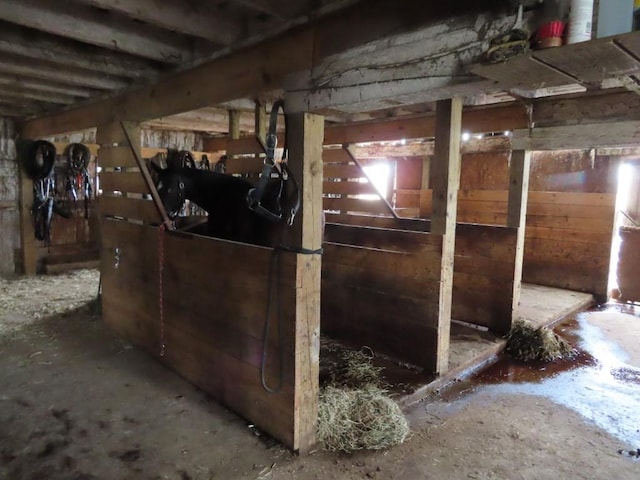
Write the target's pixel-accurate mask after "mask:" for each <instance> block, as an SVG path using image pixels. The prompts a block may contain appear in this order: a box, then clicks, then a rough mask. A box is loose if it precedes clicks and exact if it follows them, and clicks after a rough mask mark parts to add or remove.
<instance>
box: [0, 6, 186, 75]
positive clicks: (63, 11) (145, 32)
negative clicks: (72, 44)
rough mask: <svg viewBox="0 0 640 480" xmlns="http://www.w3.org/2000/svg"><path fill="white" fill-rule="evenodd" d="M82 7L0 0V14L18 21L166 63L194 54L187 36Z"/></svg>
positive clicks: (175, 61) (18, 22)
mask: <svg viewBox="0 0 640 480" xmlns="http://www.w3.org/2000/svg"><path fill="white" fill-rule="evenodd" d="M82 7H83V6H81V5H77V6H75V8H74V9H73V10H70V9H69V8H68V5H67V3H66V2H50V1H48V0H3V5H2V13H1V14H0V15H2V18H3V19H5V20H7V21H9V22H12V23H15V24H18V25H23V26H26V27H31V28H35V29H38V30H42V31H45V32H48V33H52V34H54V35H59V36H61V37H66V38H71V39H74V40H77V41H81V42H84V43H89V44H92V45H97V46H100V47H104V48H108V49H111V50H117V51H121V52H127V53H130V54H133V55H137V56H140V57H144V58H150V59H153V60H158V61H161V62H165V63H169V64H179V63H183V62H188V61H190V60H192V59H193V58H194V52H193V48H192V44H191V42H190V41H189V40H188V39H186V38H183V37H180V36H179V35H177V34H173V33H172V32H162V31H161V30H158V29H154V28H153V27H150V26H148V25H144V24H140V23H136V22H134V21H132V20H131V21H126V20H127V19H126V18H122V17H114V16H113V14H112V13H111V12H108V11H101V10H98V9H95V8H91V7H84V8H82ZM116 26H117V28H116Z"/></svg>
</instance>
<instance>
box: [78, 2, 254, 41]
mask: <svg viewBox="0 0 640 480" xmlns="http://www.w3.org/2000/svg"><path fill="white" fill-rule="evenodd" d="M81 1H82V2H83V3H86V4H89V5H93V6H94V7H98V8H102V9H105V10H107V9H109V10H113V11H115V12H118V13H121V14H123V15H126V16H127V17H130V18H134V19H136V20H142V21H143V22H146V23H149V24H151V25H155V26H158V27H162V28H164V29H166V30H171V31H175V32H180V33H183V34H187V35H192V36H194V37H199V38H203V39H205V40H208V41H210V42H213V43H216V44H220V45H225V46H226V45H229V44H230V43H232V42H233V41H234V40H237V38H238V37H239V35H240V33H241V32H242V23H241V22H240V21H239V20H238V19H235V18H230V17H224V18H223V17H221V16H220V15H219V14H218V15H216V14H215V13H216V9H215V7H212V6H211V5H207V3H206V2H184V1H181V0H163V1H162V2H158V1H156V0H81Z"/></svg>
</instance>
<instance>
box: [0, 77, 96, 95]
mask: <svg viewBox="0 0 640 480" xmlns="http://www.w3.org/2000/svg"><path fill="white" fill-rule="evenodd" d="M0 86H3V87H7V86H13V87H17V88H21V89H24V90H25V91H29V90H38V91H41V92H50V93H60V94H62V95H69V96H72V97H76V98H89V97H90V96H91V95H94V94H95V93H96V91H95V90H90V89H88V88H81V87H74V86H69V85H63V84H59V83H55V82H51V81H43V80H31V79H29V78H25V77H20V76H17V75H3V74H0Z"/></svg>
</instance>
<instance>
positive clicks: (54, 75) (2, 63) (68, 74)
mask: <svg viewBox="0 0 640 480" xmlns="http://www.w3.org/2000/svg"><path fill="white" fill-rule="evenodd" d="M0 74H10V75H19V76H24V77H29V78H38V79H42V80H50V81H53V82H57V83H60V84H63V85H77V86H80V87H87V88H95V89H97V90H115V89H119V88H125V87H127V86H128V85H129V82H127V81H126V80H124V79H119V78H116V77H110V76H108V75H104V74H101V73H95V72H90V71H87V70H82V69H78V68H74V67H60V66H59V65H55V64H51V63H44V62H41V63H38V64H34V63H33V62H29V61H27V60H24V59H21V58H14V57H11V56H9V55H3V56H2V57H1V59H0Z"/></svg>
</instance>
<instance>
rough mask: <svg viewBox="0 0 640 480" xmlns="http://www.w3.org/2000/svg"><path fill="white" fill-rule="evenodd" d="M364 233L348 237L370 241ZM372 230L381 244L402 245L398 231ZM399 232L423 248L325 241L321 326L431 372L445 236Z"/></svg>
mask: <svg viewBox="0 0 640 480" xmlns="http://www.w3.org/2000/svg"><path fill="white" fill-rule="evenodd" d="M331 228H333V227H331ZM337 228H338V229H341V230H342V232H337V231H333V232H332V233H333V234H336V235H339V234H341V235H347V234H346V233H345V232H344V228H345V227H337ZM346 228H350V227H346ZM364 232H366V230H363V231H361V232H359V233H356V234H353V235H352V236H351V237H350V238H352V239H353V240H354V241H357V240H360V241H366V242H372V239H371V238H367V236H366V235H365V234H364ZM371 232H372V234H373V236H374V237H376V236H377V237H378V242H377V243H380V244H381V245H383V246H387V247H389V246H394V245H396V246H397V245H398V244H401V243H402V240H401V239H400V241H395V240H393V238H392V237H393V235H394V232H390V231H386V232H381V231H375V232H374V231H371ZM398 235H399V237H401V238H402V237H405V240H406V239H407V238H408V236H411V235H413V236H415V239H416V241H417V242H418V243H419V244H420V245H423V246H421V247H420V249H419V250H418V251H417V252H416V253H400V252H392V251H389V250H383V249H377V248H366V247H360V246H350V245H340V244H333V243H325V253H324V256H323V263H322V328H323V331H325V332H326V333H328V334H329V335H332V336H336V337H338V338H344V339H347V340H351V341H354V342H357V343H359V344H362V345H368V346H370V347H371V348H373V350H374V351H380V352H386V353H389V354H391V355H394V356H395V357H397V358H401V359H405V360H408V361H410V362H413V363H416V364H418V365H421V366H423V367H424V368H425V369H426V370H427V371H430V372H433V371H435V369H436V357H437V311H438V300H439V291H440V286H439V283H440V282H439V276H440V260H439V256H440V253H439V249H440V248H441V242H442V238H441V237H438V236H432V235H428V234H420V233H412V232H401V233H398ZM414 245H415V243H414ZM429 252H430V253H429Z"/></svg>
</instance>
